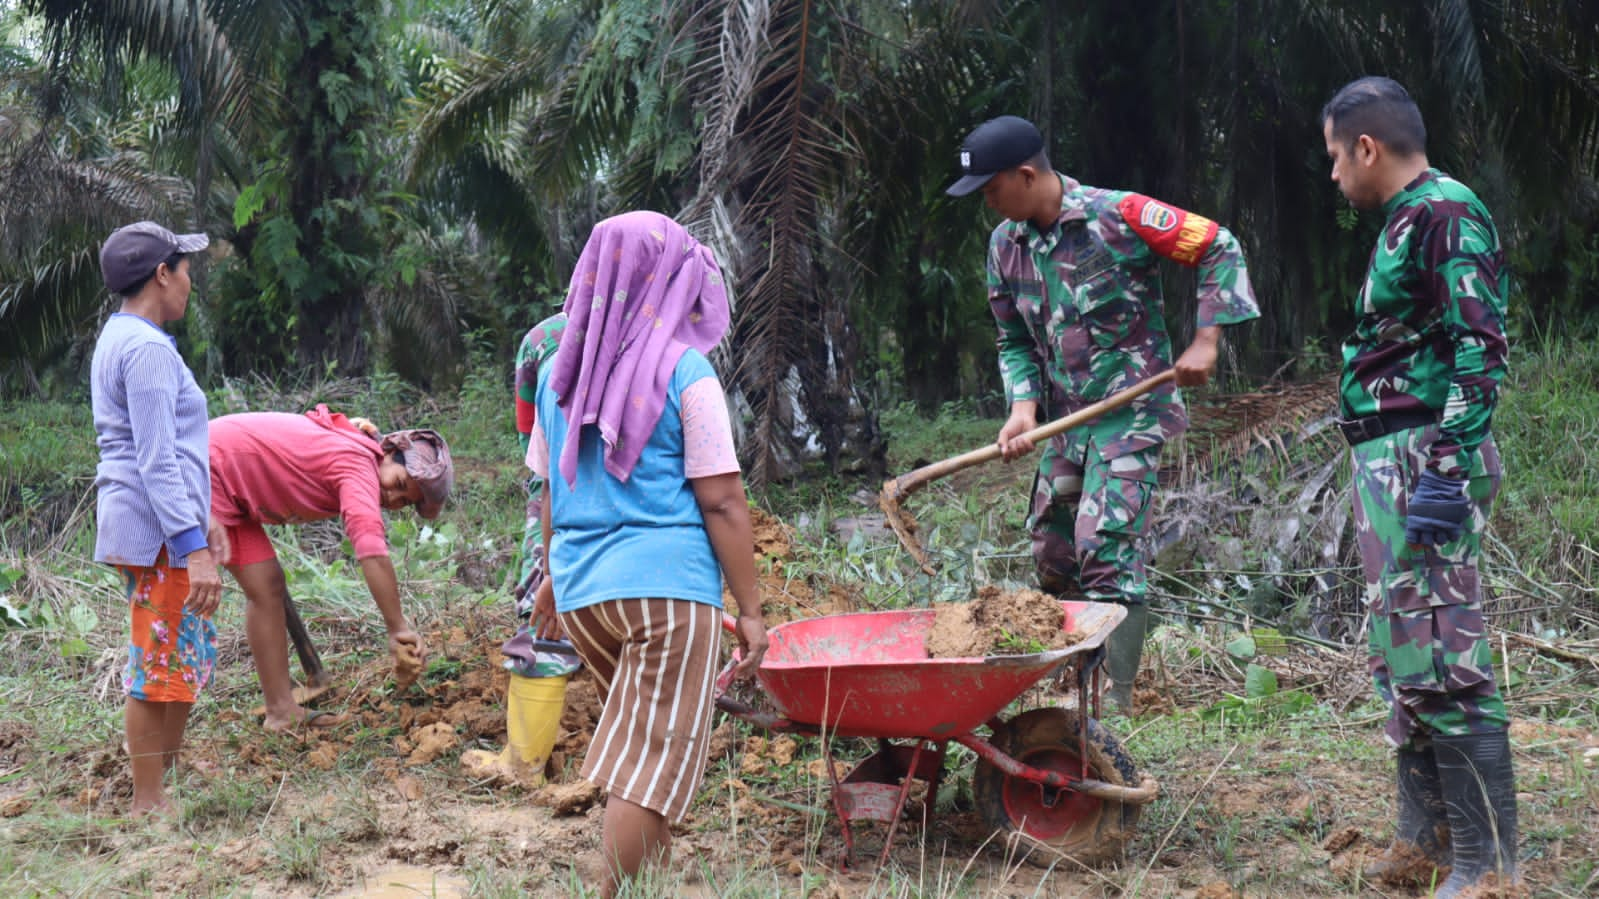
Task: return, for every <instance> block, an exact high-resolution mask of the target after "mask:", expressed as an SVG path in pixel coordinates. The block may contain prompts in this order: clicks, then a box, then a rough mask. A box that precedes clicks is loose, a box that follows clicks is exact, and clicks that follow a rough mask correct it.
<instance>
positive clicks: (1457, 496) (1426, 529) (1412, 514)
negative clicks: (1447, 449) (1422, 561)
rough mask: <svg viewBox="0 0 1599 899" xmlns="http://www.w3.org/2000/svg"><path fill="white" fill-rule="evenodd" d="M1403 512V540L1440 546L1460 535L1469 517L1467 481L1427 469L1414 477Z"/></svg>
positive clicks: (1419, 544) (1423, 544) (1420, 544)
mask: <svg viewBox="0 0 1599 899" xmlns="http://www.w3.org/2000/svg"><path fill="white" fill-rule="evenodd" d="M1408 509H1409V512H1408V513H1407V514H1406V515H1405V542H1406V543H1412V544H1416V545H1418V546H1442V545H1443V544H1445V543H1451V542H1453V541H1455V540H1458V539H1459V538H1460V532H1461V530H1463V529H1464V528H1465V526H1466V519H1467V518H1470V517H1471V498H1470V497H1468V496H1466V482H1465V481H1456V480H1454V479H1452V478H1446V477H1444V476H1443V475H1441V474H1438V473H1437V472H1435V471H1433V470H1432V469H1430V468H1429V469H1426V470H1425V471H1423V472H1422V473H1421V477H1420V478H1417V479H1416V489H1415V491H1414V492H1412V493H1411V494H1410V503H1409V505H1408Z"/></svg>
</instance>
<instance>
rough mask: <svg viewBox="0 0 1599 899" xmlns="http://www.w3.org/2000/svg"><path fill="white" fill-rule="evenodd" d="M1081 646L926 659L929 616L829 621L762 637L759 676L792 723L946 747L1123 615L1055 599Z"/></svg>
mask: <svg viewBox="0 0 1599 899" xmlns="http://www.w3.org/2000/svg"><path fill="white" fill-rule="evenodd" d="M1061 606H1062V607H1063V608H1064V609H1065V610H1066V622H1065V624H1064V628H1065V630H1067V631H1068V632H1071V633H1073V634H1076V635H1078V640H1077V642H1075V643H1074V644H1072V645H1071V646H1068V647H1066V648H1064V649H1057V650H1051V651H1049V652H1040V653H1032V654H1029V655H995V656H986V657H974V658H948V659H932V658H928V656H927V635H928V633H929V632H930V631H931V630H932V627H933V619H934V616H935V614H936V613H935V612H934V611H933V610H931V609H916V610H905V611H893V612H858V613H850V614H843V615H826V616H823V617H821V618H809V619H805V620H802V621H791V622H788V623H787V624H782V625H778V626H777V627H775V628H772V629H771V630H770V631H768V632H767V639H768V641H769V643H768V646H767V650H766V656H765V658H764V659H762V660H761V667H760V670H759V671H758V672H757V673H756V677H757V679H758V680H759V682H760V685H761V688H762V690H763V691H764V692H765V693H766V694H767V696H768V697H769V698H770V699H771V701H772V704H773V705H775V706H776V707H777V709H778V710H779V711H780V712H781V713H782V714H783V715H785V716H787V717H788V718H789V719H791V720H792V721H795V722H798V723H802V724H810V725H815V726H816V727H818V728H819V729H821V730H823V731H824V732H827V733H831V734H835V735H837V736H851V737H890V738H892V737H923V738H926V739H931V740H948V739H951V738H953V737H955V736H958V735H960V734H966V733H970V732H972V731H974V730H976V729H977V728H978V727H980V726H982V725H983V724H985V723H987V722H988V721H990V720H992V719H993V718H994V717H995V716H996V715H998V714H999V713H1000V712H1001V711H1003V710H1004V708H1005V706H1007V705H1009V704H1010V703H1011V701H1012V700H1014V699H1016V698H1017V697H1018V696H1020V695H1021V694H1022V693H1023V692H1025V691H1026V690H1027V688H1029V687H1031V686H1032V685H1033V684H1035V683H1037V682H1038V681H1039V680H1040V679H1041V678H1043V677H1044V676H1045V675H1046V674H1049V673H1050V672H1052V671H1054V670H1056V669H1057V668H1060V667H1061V666H1063V665H1066V664H1069V663H1071V662H1073V661H1074V660H1076V659H1077V657H1080V656H1084V655H1086V654H1088V653H1091V652H1092V651H1093V650H1095V649H1096V648H1098V647H1099V646H1100V645H1101V644H1103V643H1104V642H1105V638H1106V637H1108V636H1109V635H1110V632H1111V631H1112V630H1114V629H1115V627H1116V625H1117V624H1119V623H1120V622H1121V620H1122V619H1123V618H1125V617H1126V616H1127V610H1126V609H1124V608H1122V607H1121V606H1119V605H1115V604H1113V603H1095V602H1078V601H1069V600H1063V601H1061Z"/></svg>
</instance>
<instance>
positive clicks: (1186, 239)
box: [1116, 194, 1220, 265]
mask: <svg viewBox="0 0 1599 899" xmlns="http://www.w3.org/2000/svg"><path fill="white" fill-rule="evenodd" d="M1116 205H1117V208H1118V209H1119V210H1120V212H1121V214H1122V219H1123V220H1124V221H1126V222H1127V227H1129V228H1131V229H1132V230H1133V233H1135V234H1137V235H1138V236H1139V237H1140V238H1142V239H1143V241H1144V243H1146V244H1148V245H1149V248H1150V249H1151V250H1154V251H1155V252H1156V253H1159V254H1160V255H1162V256H1165V257H1166V258H1167V259H1170V260H1172V261H1174V262H1181V263H1182V264H1184V265H1193V264H1195V263H1196V262H1198V261H1199V257H1200V256H1201V255H1202V254H1203V253H1204V252H1205V251H1206V250H1207V249H1209V248H1210V244H1211V241H1213V240H1215V239H1216V233H1217V232H1218V231H1219V230H1220V227H1219V226H1218V225H1217V224H1216V223H1215V222H1213V221H1211V220H1210V219H1208V218H1205V217H1204V216H1202V215H1194V214H1193V213H1192V212H1188V211H1187V210H1183V209H1178V208H1177V207H1176V206H1168V205H1167V204H1165V203H1161V202H1159V201H1158V200H1154V199H1151V198H1149V197H1146V196H1144V195H1143V194H1128V195H1127V196H1125V197H1123V198H1122V200H1121V202H1119V203H1118V204H1116Z"/></svg>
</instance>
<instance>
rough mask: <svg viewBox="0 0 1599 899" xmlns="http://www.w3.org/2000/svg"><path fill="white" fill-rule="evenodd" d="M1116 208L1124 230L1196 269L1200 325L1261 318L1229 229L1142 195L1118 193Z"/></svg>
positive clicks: (1240, 250)
mask: <svg viewBox="0 0 1599 899" xmlns="http://www.w3.org/2000/svg"><path fill="white" fill-rule="evenodd" d="M1116 209H1117V211H1118V212H1119V213H1120V214H1121V217H1122V220H1123V222H1125V223H1126V226H1127V228H1128V230H1130V231H1132V233H1134V234H1136V235H1137V236H1138V237H1139V239H1140V240H1142V241H1143V243H1144V245H1145V246H1146V247H1148V248H1149V250H1150V251H1151V252H1153V253H1155V254H1157V255H1159V256H1162V257H1164V258H1166V259H1170V260H1172V261H1173V262H1177V263H1180V264H1182V265H1186V266H1188V267H1190V268H1194V269H1197V270H1198V272H1199V289H1198V291H1197V297H1198V300H1199V304H1198V305H1199V312H1198V316H1197V319H1198V320H1197V322H1196V324H1197V325H1198V326H1199V327H1201V328H1209V327H1212V326H1215V325H1236V324H1238V323H1239V322H1246V321H1249V320H1250V319H1254V318H1259V317H1260V307H1258V306H1257V305H1256V304H1255V290H1254V288H1253V287H1252V286H1250V283H1249V270H1248V268H1247V267H1246V266H1245V265H1244V250H1243V247H1242V246H1240V245H1239V243H1238V239H1237V238H1236V237H1234V236H1233V233H1232V232H1231V231H1228V230H1227V229H1226V228H1223V227H1222V226H1220V225H1218V224H1217V223H1215V222H1213V221H1211V220H1210V219H1208V218H1205V217H1204V216H1202V215H1195V214H1194V213H1192V212H1189V211H1188V210H1186V209H1180V208H1178V207H1176V206H1172V205H1170V204H1167V203H1162V202H1160V201H1159V200H1154V199H1151V198H1149V197H1146V196H1144V195H1143V194H1134V193H1128V194H1124V195H1122V196H1121V198H1120V199H1119V200H1118V201H1117V202H1116Z"/></svg>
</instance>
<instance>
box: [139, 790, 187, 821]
mask: <svg viewBox="0 0 1599 899" xmlns="http://www.w3.org/2000/svg"><path fill="white" fill-rule="evenodd" d="M177 810H178V809H177V807H176V806H174V805H173V804H172V803H171V802H170V801H168V800H167V797H166V796H162V797H161V798H159V799H140V798H139V797H137V796H135V797H133V804H132V805H129V806H128V817H129V818H132V819H133V820H135V821H143V820H146V819H148V818H152V817H156V818H164V817H167V816H169V815H172V814H174V813H176V812H177Z"/></svg>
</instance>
